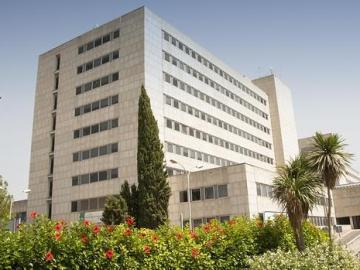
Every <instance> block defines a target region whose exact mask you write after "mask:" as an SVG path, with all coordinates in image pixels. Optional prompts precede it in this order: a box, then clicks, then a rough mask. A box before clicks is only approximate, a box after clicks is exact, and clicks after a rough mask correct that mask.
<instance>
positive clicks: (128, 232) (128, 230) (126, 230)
mask: <svg viewBox="0 0 360 270" xmlns="http://www.w3.org/2000/svg"><path fill="white" fill-rule="evenodd" d="M131 234H132V230H131V229H129V228H126V229H125V230H124V235H125V236H130V235H131Z"/></svg>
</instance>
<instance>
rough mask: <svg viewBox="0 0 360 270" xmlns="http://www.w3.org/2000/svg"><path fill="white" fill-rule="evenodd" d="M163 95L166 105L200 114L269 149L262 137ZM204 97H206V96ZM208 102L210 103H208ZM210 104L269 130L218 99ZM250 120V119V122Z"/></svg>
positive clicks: (269, 144) (202, 117)
mask: <svg viewBox="0 0 360 270" xmlns="http://www.w3.org/2000/svg"><path fill="white" fill-rule="evenodd" d="M199 93H201V92H199ZM164 96H165V103H166V104H167V105H171V106H173V107H175V108H177V109H180V110H182V111H184V112H187V113H189V114H191V115H195V116H196V117H198V118H200V115H201V119H203V120H204V121H205V119H206V121H208V122H209V123H211V124H213V125H216V126H218V127H221V128H223V129H226V130H228V131H230V132H232V133H234V134H236V135H239V136H240V137H243V138H245V139H247V140H250V141H252V142H255V143H257V144H259V145H261V146H264V147H266V148H269V149H271V143H269V142H267V141H265V140H263V139H260V138H258V137H256V136H254V135H252V134H250V133H248V132H246V131H244V130H242V129H239V128H237V127H235V126H233V125H231V124H228V123H226V122H224V121H222V120H220V119H218V118H216V117H214V116H211V115H209V114H207V113H204V112H201V111H199V110H198V109H195V108H194V107H192V106H190V105H187V104H185V103H183V102H181V101H179V100H177V99H174V98H172V97H170V96H166V95H164ZM196 96H197V95H196ZM197 97H198V98H200V99H202V97H201V95H199V96H197ZM203 97H204V96H203ZM206 97H208V96H206ZM209 101H210V99H209ZM211 101H216V100H215V99H211ZM209 104H210V103H209ZM211 104H213V106H216V105H218V108H219V109H220V108H222V109H223V110H224V112H228V113H229V114H231V113H232V112H234V113H236V114H235V115H234V116H235V117H236V116H238V117H236V118H238V119H240V120H242V121H244V122H245V123H248V124H251V125H252V124H254V125H255V126H254V127H259V129H260V130H262V131H264V130H265V131H266V132H267V131H268V132H270V129H268V128H265V127H264V126H262V125H261V124H259V123H257V122H255V121H252V120H251V119H249V118H248V117H246V116H244V115H242V114H240V113H238V112H236V111H235V110H232V109H230V107H228V106H226V105H224V104H222V103H220V102H218V101H216V102H212V103H211ZM227 109H230V110H231V111H230V110H227ZM251 121H252V122H251Z"/></svg>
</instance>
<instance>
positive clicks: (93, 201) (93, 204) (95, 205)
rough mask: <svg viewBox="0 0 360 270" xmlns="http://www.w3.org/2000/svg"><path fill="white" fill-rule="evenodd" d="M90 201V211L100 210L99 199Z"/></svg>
mask: <svg viewBox="0 0 360 270" xmlns="http://www.w3.org/2000/svg"><path fill="white" fill-rule="evenodd" d="M89 201H90V206H89V209H98V206H97V204H98V199H97V198H92V199H90V200H89Z"/></svg>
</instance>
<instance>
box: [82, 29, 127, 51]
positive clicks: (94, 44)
mask: <svg viewBox="0 0 360 270" xmlns="http://www.w3.org/2000/svg"><path fill="white" fill-rule="evenodd" d="M119 36H120V30H119V29H116V30H115V31H112V32H110V33H107V34H106V35H103V36H101V37H98V38H96V39H94V40H92V41H90V42H88V43H86V44H84V45H81V46H80V47H78V54H82V53H84V52H86V51H90V50H92V49H93V48H96V47H99V46H101V45H103V44H105V43H107V42H109V41H111V40H113V39H117V38H118V37H119Z"/></svg>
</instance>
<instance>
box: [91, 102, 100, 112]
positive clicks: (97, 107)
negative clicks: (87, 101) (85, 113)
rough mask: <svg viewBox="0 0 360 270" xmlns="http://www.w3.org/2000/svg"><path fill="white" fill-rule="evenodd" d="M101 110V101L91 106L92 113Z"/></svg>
mask: <svg viewBox="0 0 360 270" xmlns="http://www.w3.org/2000/svg"><path fill="white" fill-rule="evenodd" d="M99 108H100V102H99V101H95V102H93V103H92V104H91V110H92V111H96V110H98V109H99Z"/></svg>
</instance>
